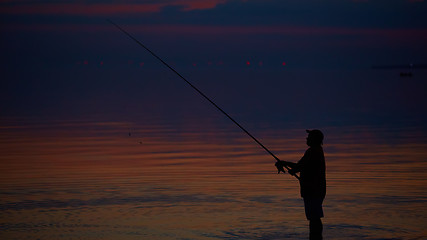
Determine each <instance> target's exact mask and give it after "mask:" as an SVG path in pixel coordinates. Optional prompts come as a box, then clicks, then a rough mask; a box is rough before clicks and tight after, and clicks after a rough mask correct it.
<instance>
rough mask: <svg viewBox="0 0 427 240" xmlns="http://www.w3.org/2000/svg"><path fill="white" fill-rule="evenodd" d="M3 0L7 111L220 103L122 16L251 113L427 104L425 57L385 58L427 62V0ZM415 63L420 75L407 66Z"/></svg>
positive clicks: (379, 118)
mask: <svg viewBox="0 0 427 240" xmlns="http://www.w3.org/2000/svg"><path fill="white" fill-rule="evenodd" d="M0 6H1V7H0V14H1V26H0V27H1V28H0V30H1V35H2V37H1V40H0V41H1V45H0V47H1V52H2V54H1V56H0V61H1V69H2V88H1V90H0V91H1V92H0V93H1V94H0V95H1V97H0V100H1V104H0V108H1V112H2V116H4V117H20V116H24V117H29V116H32V117H34V116H38V117H46V116H49V118H54V119H56V118H78V119H79V118H81V117H82V116H87V115H96V116H99V117H100V118H103V117H107V116H109V117H111V118H117V117H118V116H125V117H128V116H130V115H135V114H136V115H138V114H141V109H147V112H161V114H170V115H173V111H174V109H177V108H180V107H179V106H182V105H185V106H187V107H188V108H195V109H198V108H199V109H200V108H201V109H204V108H205V107H206V105H198V104H199V103H198V102H201V101H202V100H201V99H198V98H197V97H194V95H191V94H193V93H191V91H192V90H189V89H187V87H186V86H183V84H182V83H181V82H178V81H180V80H179V79H178V78H177V77H175V76H174V75H173V74H172V73H170V71H169V70H167V69H166V68H165V67H164V66H162V65H161V64H160V63H159V62H158V61H157V60H156V59H154V58H153V57H152V56H151V55H149V54H148V53H147V52H145V50H143V49H142V48H141V47H139V46H138V45H137V44H135V43H134V42H133V41H132V40H130V39H128V38H127V37H126V36H125V35H124V34H123V33H121V32H119V31H118V30H117V29H116V28H114V26H112V25H111V24H109V23H108V22H107V19H111V20H113V21H114V22H116V23H117V24H119V25H121V26H122V27H123V28H125V29H126V30H127V31H129V32H130V33H131V34H133V35H134V36H135V37H136V38H137V39H139V40H140V41H142V42H143V43H144V44H146V45H147V46H148V47H149V48H151V49H152V50H153V51H154V52H156V53H157V54H158V55H159V56H160V57H162V58H164V60H165V61H166V62H168V63H169V64H171V65H172V66H174V67H176V69H177V70H178V72H180V73H181V74H182V75H184V76H185V77H187V78H188V79H189V80H190V81H192V82H193V83H194V84H195V85H196V86H199V87H200V88H201V90H202V91H205V92H206V93H207V95H208V96H210V97H212V98H213V99H214V101H218V102H219V105H221V106H223V107H225V108H226V109H227V111H228V112H231V113H234V114H237V115H239V114H243V115H242V116H243V118H244V119H252V118H254V117H257V116H258V117H259V116H261V115H262V116H263V117H264V120H265V119H267V120H271V121H274V120H276V119H278V120H281V121H282V120H290V121H302V120H304V119H306V118H307V117H314V116H319V115H323V117H321V118H322V120H325V121H326V122H327V123H328V124H331V122H339V121H341V120H342V121H350V122H351V121H354V120H355V119H358V120H357V121H359V120H360V121H362V122H364V123H365V122H367V123H370V122H375V123H378V122H383V121H384V120H386V119H387V120H390V121H392V120H397V121H402V120H405V121H406V120H411V121H412V120H416V121H424V120H425V118H426V114H425V111H424V110H423V109H425V108H426V106H427V103H426V100H425V97H424V93H425V89H426V81H424V80H423V79H425V70H424V69H418V68H414V69H412V70H411V69H391V70H390V69H388V70H382V69H379V70H372V69H371V67H372V66H378V65H381V66H382V65H407V66H409V64H414V66H417V65H419V64H424V67H425V63H426V62H427V60H426V56H427V45H426V44H425V42H427V15H426V14H425V12H426V11H427V4H426V3H425V2H424V1H423V0H395V1H383V0H366V1H359V0H357V1H356V0H352V1H351V0H344V1H334V0H328V1H321V2H320V1H281V0H280V1H279V0H277V1H276V0H270V1H257V0H253V1H252V0H248V1H225V0H221V1H215V0H212V1H191V0H176V1H175V0H164V1H60V2H58V1H32V0H29V1H8V0H5V1H1V3H0ZM401 71H413V74H414V77H413V78H400V77H399V73H400V72H401ZM384 76H387V77H391V78H390V79H391V80H390V79H388V80H386V81H385V80H383V78H384ZM174 103H175V104H176V105H177V106H174ZM171 104H172V105H171ZM188 104H190V105H188ZM191 104H194V105H193V106H191ZM178 105H179V106H178ZM170 111H172V112H170ZM176 111H177V112H179V113H177V114H184V112H185V114H188V113H187V112H186V111H185V110H184V109H178V110H176ZM192 112H193V113H194V112H196V113H197V114H203V113H200V112H197V111H192ZM215 114H216V113H215ZM326 115H327V116H326ZM119 118H120V117H119ZM324 118H327V119H324Z"/></svg>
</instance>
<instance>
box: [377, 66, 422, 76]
mask: <svg viewBox="0 0 427 240" xmlns="http://www.w3.org/2000/svg"><path fill="white" fill-rule="evenodd" d="M372 68H373V69H380V70H391V69H410V70H409V71H401V72H400V74H399V75H400V77H412V76H413V73H412V70H413V69H423V68H424V69H425V68H427V64H412V63H411V64H402V65H374V66H372Z"/></svg>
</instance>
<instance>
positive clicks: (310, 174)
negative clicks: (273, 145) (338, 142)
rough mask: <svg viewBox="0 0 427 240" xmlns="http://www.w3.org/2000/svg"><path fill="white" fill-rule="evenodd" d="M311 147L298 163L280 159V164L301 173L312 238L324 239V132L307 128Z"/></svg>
mask: <svg viewBox="0 0 427 240" xmlns="http://www.w3.org/2000/svg"><path fill="white" fill-rule="evenodd" d="M306 131H307V133H308V137H307V145H308V146H309V148H308V149H307V151H305V154H304V156H303V157H302V158H301V160H299V161H298V163H293V162H287V161H280V162H277V163H276V164H277V165H279V166H288V167H289V168H291V170H290V171H289V173H290V174H295V173H298V172H299V173H300V187H301V188H300V189H301V197H302V198H303V199H304V208H305V215H306V217H307V219H308V220H309V221H310V240H318V239H322V231H323V225H322V220H321V219H320V218H322V217H323V209H322V203H323V199H324V198H325V195H326V176H325V157H324V155H323V148H322V144H323V133H322V132H321V131H320V130H317V129H315V130H306Z"/></svg>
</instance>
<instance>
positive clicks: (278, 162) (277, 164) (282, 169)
mask: <svg viewBox="0 0 427 240" xmlns="http://www.w3.org/2000/svg"><path fill="white" fill-rule="evenodd" d="M283 164H284V163H282V162H281V161H277V162H276V164H274V165H275V166H276V168H277V174H280V172H283V173H286V171H285V169H284V168H283Z"/></svg>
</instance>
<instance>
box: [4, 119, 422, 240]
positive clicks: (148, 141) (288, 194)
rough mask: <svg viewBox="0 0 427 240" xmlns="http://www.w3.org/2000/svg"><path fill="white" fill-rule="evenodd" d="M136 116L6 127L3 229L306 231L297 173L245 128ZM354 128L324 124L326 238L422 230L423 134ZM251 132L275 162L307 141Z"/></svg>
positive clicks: (100, 233)
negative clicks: (283, 169) (279, 166)
mask: <svg viewBox="0 0 427 240" xmlns="http://www.w3.org/2000/svg"><path fill="white" fill-rule="evenodd" d="M135 125H136V124H133V123H127V122H68V123H50V124H39V125H37V124H32V125H25V124H21V125H19V126H11V125H4V126H3V127H2V128H1V130H0V131H1V132H2V134H1V137H0V142H1V144H0V153H1V154H0V161H1V168H0V172H1V176H0V179H1V181H0V193H1V194H2V198H1V200H0V211H1V212H2V214H1V218H0V220H1V221H0V224H2V226H6V227H5V228H4V229H6V230H3V231H4V232H2V234H3V235H5V236H13V237H22V238H25V237H26V236H28V234H30V235H31V236H43V234H48V235H50V236H51V239H61V238H63V237H61V235H60V234H62V232H63V231H64V230H65V231H68V235H67V236H70V237H83V238H87V239H88V238H91V237H90V236H92V237H93V238H94V239H95V238H97V237H98V238H99V237H102V238H107V239H121V238H124V239H132V238H135V239H137V238H138V237H141V236H143V237H145V238H151V239H176V237H177V236H178V237H182V238H195V239H212V238H213V239H224V238H227V237H231V236H234V237H236V236H237V237H238V238H251V239H256V238H271V239H274V238H286V237H289V236H291V237H290V238H292V239H304V238H305V233H306V220H305V218H304V214H303V208H302V203H301V200H300V198H299V187H298V182H297V180H296V179H294V178H292V177H291V176H289V175H283V174H282V175H277V174H276V171H275V168H274V166H273V165H274V159H272V158H271V157H270V156H269V155H268V154H266V153H265V152H264V150H263V149H261V148H260V147H259V146H257V145H256V144H255V143H253V142H252V140H251V139H250V138H248V137H247V136H246V135H244V134H243V133H242V132H239V131H237V130H234V129H232V128H227V127H223V126H214V125H212V126H203V127H200V126H189V127H182V126H175V125H162V124H149V123H146V124H142V125H136V126H135ZM199 129H203V130H200V131H199ZM352 129H353V130H352V131H351V132H349V131H348V129H346V128H334V127H330V128H325V129H323V130H324V132H325V135H326V140H325V146H324V148H325V153H326V159H327V178H328V195H327V198H326V200H325V214H326V218H325V226H326V229H325V234H326V235H325V236H329V237H328V238H329V239H343V238H347V239H348V238H349V236H369V237H371V238H373V237H385V238H387V237H388V238H393V237H394V238H396V237H400V238H417V237H419V236H423V235H425V232H424V230H423V229H425V226H426V225H425V223H426V219H425V217H424V216H426V215H427V210H426V208H425V202H426V198H427V196H426V193H425V191H424V187H425V184H426V183H427V179H426V176H425V172H426V170H427V163H426V161H425V159H426V152H425V149H426V143H424V142H422V141H420V140H419V139H421V138H420V137H422V136H420V135H417V133H416V131H412V130H407V131H403V132H400V133H399V134H400V135H399V136H400V137H399V138H392V137H390V134H391V133H389V132H390V130H389V129H385V128H372V127H371V128H368V127H354V126H353V127H352ZM129 133H130V134H129ZM392 134H393V135H394V136H396V133H392ZM255 135H257V136H259V139H260V140H261V141H262V142H263V143H264V144H265V145H266V146H267V147H269V148H270V149H271V150H272V151H273V152H275V153H276V154H277V156H279V157H280V158H282V159H283V160H288V161H297V160H298V159H299V158H300V157H301V156H302V154H303V152H304V151H305V149H306V146H305V137H306V136H305V132H304V129H283V130H280V129H279V130H277V129H275V130H272V129H261V130H258V131H256V134H255ZM380 209H382V210H380ZM396 209H397V210H399V214H396V213H395V211H396ZM349 216H352V217H351V218H349ZM378 219H382V221H381V223H378ZM49 224H51V225H49ZM353 227H354V228H356V229H358V231H356V232H355V231H353V230H352V229H354V228H353ZM396 228H398V229H401V230H396ZM23 229H24V230H25V231H23ZM111 229H113V230H111ZM27 230H28V231H27ZM105 232H107V233H108V234H107V235H105V234H104V233H105ZM26 234H27V235H26ZM38 234H39V235H38ZM40 234H41V235H40ZM357 234H361V235H357ZM129 236H131V237H129ZM360 239H363V238H362V237H360Z"/></svg>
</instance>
